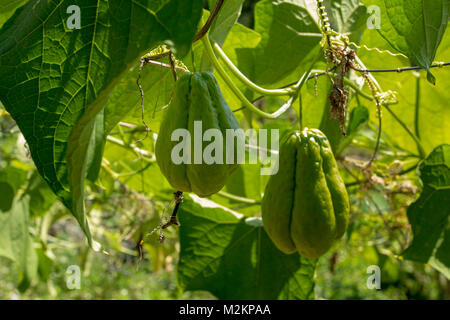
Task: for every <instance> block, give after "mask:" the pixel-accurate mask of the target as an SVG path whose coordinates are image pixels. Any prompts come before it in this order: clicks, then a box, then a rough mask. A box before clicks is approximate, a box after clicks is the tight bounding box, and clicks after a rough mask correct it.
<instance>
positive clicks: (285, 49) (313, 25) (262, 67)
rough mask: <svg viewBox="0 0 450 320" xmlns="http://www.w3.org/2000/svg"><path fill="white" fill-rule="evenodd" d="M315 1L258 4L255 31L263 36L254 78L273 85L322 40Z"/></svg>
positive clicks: (278, 1) (257, 49) (290, 71)
mask: <svg viewBox="0 0 450 320" xmlns="http://www.w3.org/2000/svg"><path fill="white" fill-rule="evenodd" d="M316 12H317V7H316V5H315V2H312V3H311V2H310V1H304V0H289V1H281V0H263V1H260V2H258V3H257V4H256V6H255V30H256V31H257V32H259V33H260V34H261V36H262V38H261V42H260V44H259V46H258V47H257V48H256V49H255V69H254V79H255V81H256V82H258V83H262V84H273V83H276V82H277V81H279V80H281V79H282V78H284V77H286V76H287V75H289V74H290V73H292V72H293V71H294V70H296V69H297V67H298V66H299V65H300V64H301V63H302V62H303V61H304V60H305V59H306V58H307V57H308V56H309V55H310V54H311V52H312V51H313V49H314V48H315V47H317V46H318V44H319V42H320V40H321V39H322V34H321V32H320V29H319V26H318V24H317V14H316Z"/></svg>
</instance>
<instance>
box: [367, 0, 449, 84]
mask: <svg viewBox="0 0 450 320" xmlns="http://www.w3.org/2000/svg"><path fill="white" fill-rule="evenodd" d="M363 2H364V4H365V5H366V6H370V5H376V6H378V7H379V8H380V11H381V17H380V22H381V26H380V28H379V29H378V32H380V34H381V35H382V36H383V37H384V38H385V39H386V40H387V41H388V42H389V43H390V44H391V45H392V47H393V48H395V49H396V50H398V51H399V52H401V53H403V54H405V55H407V56H408V57H409V58H410V59H411V60H412V61H413V62H414V63H415V64H416V65H418V66H421V67H422V68H424V69H426V70H428V79H429V81H431V82H433V83H434V82H435V78H434V77H433V76H432V75H431V73H430V72H429V71H430V66H431V64H432V63H433V60H434V57H435V55H436V51H437V49H438V47H439V44H440V43H441V40H442V37H443V36H444V32H445V29H446V28H447V21H448V15H449V9H450V2H449V1H448V0H432V1H423V0H409V1H404V0H363Z"/></svg>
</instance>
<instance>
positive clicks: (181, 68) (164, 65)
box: [146, 60, 188, 72]
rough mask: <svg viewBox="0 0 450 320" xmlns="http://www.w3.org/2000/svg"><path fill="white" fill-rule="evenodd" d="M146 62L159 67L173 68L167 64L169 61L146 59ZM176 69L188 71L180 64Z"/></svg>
mask: <svg viewBox="0 0 450 320" xmlns="http://www.w3.org/2000/svg"><path fill="white" fill-rule="evenodd" d="M146 64H153V65H155V66H159V67H163V68H167V69H172V66H171V65H169V64H167V63H163V62H159V61H153V60H148V61H146ZM175 69H176V70H178V71H183V72H187V71H188V70H186V69H185V68H183V67H180V66H177V65H176V66H175Z"/></svg>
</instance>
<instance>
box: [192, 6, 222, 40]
mask: <svg viewBox="0 0 450 320" xmlns="http://www.w3.org/2000/svg"><path fill="white" fill-rule="evenodd" d="M223 3H224V0H217V3H216V6H215V7H214V9H213V11H212V12H211V14H210V15H209V17H208V20H207V21H206V23H205V25H204V26H203V28H202V29H201V30H200V31H199V32H198V33H197V34H196V35H195V37H194V41H192V42H196V41H198V40H200V39H201V38H203V36H204V35H205V34H206V33H207V32H208V30H209V28H210V27H211V25H212V23H213V22H214V19H215V18H216V16H217V14H218V13H219V11H220V8H222V5H223Z"/></svg>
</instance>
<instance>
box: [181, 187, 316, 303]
mask: <svg viewBox="0 0 450 320" xmlns="http://www.w3.org/2000/svg"><path fill="white" fill-rule="evenodd" d="M179 218H180V222H181V227H180V245H181V249H180V250H181V251H180V260H179V264H178V283H179V285H180V286H181V287H182V288H183V289H184V290H208V291H210V292H211V293H213V294H214V295H215V296H216V297H218V298H219V299H311V298H313V297H314V290H313V289H314V282H313V274H314V268H315V260H308V259H304V258H301V257H300V256H299V255H298V254H291V255H285V254H283V253H282V252H281V251H279V250H278V249H276V248H275V246H274V245H273V243H272V241H271V240H270V239H269V237H268V236H267V234H266V233H265V231H264V229H263V227H262V222H261V219H259V218H247V219H246V218H243V217H242V216H241V215H239V214H237V213H235V212H233V211H231V210H229V209H227V208H224V207H222V206H219V205H217V204H215V203H214V202H212V201H209V200H205V199H201V198H199V197H197V196H191V197H190V199H189V198H187V199H186V200H185V201H184V202H183V203H182V204H181V207H180V211H179Z"/></svg>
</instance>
